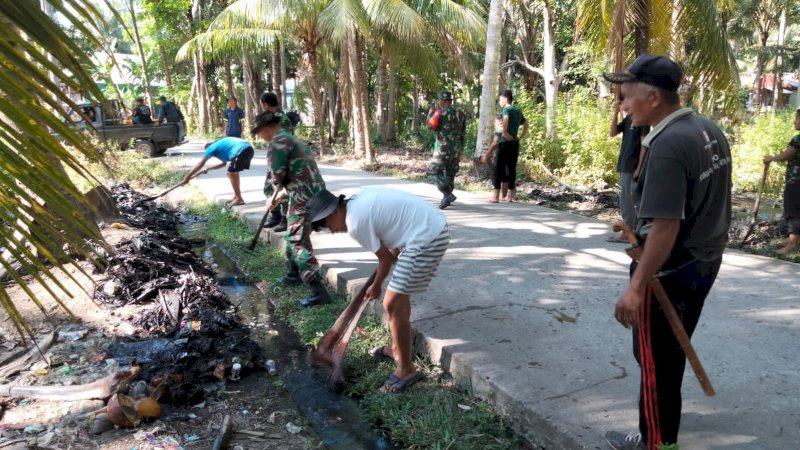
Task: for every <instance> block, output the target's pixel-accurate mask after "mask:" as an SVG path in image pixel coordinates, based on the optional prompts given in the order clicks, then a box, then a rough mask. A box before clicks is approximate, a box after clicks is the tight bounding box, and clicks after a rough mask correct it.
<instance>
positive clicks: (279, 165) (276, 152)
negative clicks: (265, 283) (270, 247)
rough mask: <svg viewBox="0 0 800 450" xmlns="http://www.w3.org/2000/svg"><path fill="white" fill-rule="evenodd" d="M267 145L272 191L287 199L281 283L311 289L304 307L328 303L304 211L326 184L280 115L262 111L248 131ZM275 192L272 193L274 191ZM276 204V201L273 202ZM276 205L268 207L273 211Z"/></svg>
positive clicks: (302, 300)
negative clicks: (304, 286)
mask: <svg viewBox="0 0 800 450" xmlns="http://www.w3.org/2000/svg"><path fill="white" fill-rule="evenodd" d="M250 133H251V134H252V135H254V136H255V135H258V136H259V137H261V139H264V140H265V141H267V142H269V150H267V170H269V171H271V173H272V177H271V178H270V180H271V182H272V184H273V188H274V190H280V189H286V193H287V194H288V196H289V208H288V210H287V223H288V228H287V230H286V275H284V276H283V277H282V278H280V279H279V280H278V282H279V283H280V284H285V285H297V284H300V282H301V281H302V282H303V283H306V284H308V285H309V287H310V288H311V294H310V295H308V296H306V297H304V298H302V299H300V304H301V305H303V306H315V305H319V304H322V303H327V302H328V301H330V296H329V295H328V291H327V290H326V289H325V286H324V285H323V284H322V275H321V274H320V271H319V264H318V263H317V259H316V258H315V257H314V251H313V249H312V247H311V239H310V235H311V222H310V221H309V215H308V212H307V205H308V201H309V200H310V199H311V197H312V196H313V195H314V194H316V193H317V192H319V191H321V190H323V189H325V181H323V180H322V175H321V174H320V172H319V169H318V168H317V163H316V162H315V161H314V156H313V154H312V153H311V150H310V149H309V148H308V146H307V145H305V144H304V143H303V142H302V141H300V140H299V139H297V138H296V137H294V136H293V135H292V134H291V133H289V132H288V131H287V130H286V129H284V128H282V127H281V115H280V114H276V113H274V112H269V111H266V112H262V113H261V114H259V115H258V116H257V117H256V120H255V126H254V127H253V129H252V130H250ZM273 192H274V191H273ZM274 201H279V200H274ZM276 206H278V205H277V204H271V205H267V207H268V208H269V209H274V208H275V207H276Z"/></svg>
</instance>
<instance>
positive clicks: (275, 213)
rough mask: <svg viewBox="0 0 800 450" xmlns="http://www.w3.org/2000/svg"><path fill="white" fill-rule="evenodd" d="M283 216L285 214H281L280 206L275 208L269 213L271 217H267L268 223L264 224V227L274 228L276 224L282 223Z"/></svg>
mask: <svg viewBox="0 0 800 450" xmlns="http://www.w3.org/2000/svg"><path fill="white" fill-rule="evenodd" d="M282 218H283V214H281V209H280V208H275V209H273V210H272V212H271V213H270V215H269V219H267V223H265V224H264V228H272V227H274V226H275V225H278V224H279V223H281V219H282Z"/></svg>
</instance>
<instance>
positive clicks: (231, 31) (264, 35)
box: [175, 28, 282, 61]
mask: <svg viewBox="0 0 800 450" xmlns="http://www.w3.org/2000/svg"><path fill="white" fill-rule="evenodd" d="M281 36H282V33H281V31H279V30H270V29H266V28H221V29H214V30H209V31H206V32H205V33H199V34H198V35H197V36H195V37H193V38H192V39H190V40H189V41H187V42H186V43H185V44H183V46H181V48H180V49H179V50H178V54H177V55H176V57H175V59H176V60H177V61H186V60H188V59H189V58H191V56H192V55H194V54H196V53H197V52H200V53H202V54H203V55H204V56H206V57H208V58H210V59H212V60H216V61H222V60H224V59H225V58H226V57H235V56H239V55H241V54H242V51H244V50H247V51H250V52H253V53H257V52H260V51H264V50H265V49H267V48H269V46H270V45H272V44H274V43H275V42H276V41H277V40H279V39H280V38H281Z"/></svg>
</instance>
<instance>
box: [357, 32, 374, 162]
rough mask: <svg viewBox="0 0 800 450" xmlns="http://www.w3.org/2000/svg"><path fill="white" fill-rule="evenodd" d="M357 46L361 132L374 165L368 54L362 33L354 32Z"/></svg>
mask: <svg viewBox="0 0 800 450" xmlns="http://www.w3.org/2000/svg"><path fill="white" fill-rule="evenodd" d="M354 37H355V44H356V47H355V48H356V49H357V50H358V52H357V53H356V56H357V60H356V62H357V63H358V69H359V70H358V71H357V72H356V82H357V83H358V90H359V94H360V95H359V99H360V100H361V105H360V108H359V110H360V112H361V124H362V125H361V130H362V133H364V144H365V147H364V150H365V156H366V163H367V164H372V163H373V162H374V161H375V148H374V147H373V146H372V140H371V139H370V133H369V88H368V87H367V77H366V69H365V66H366V62H365V59H366V54H365V52H364V38H363V37H362V36H361V34H360V33H358V32H356V31H355V30H354Z"/></svg>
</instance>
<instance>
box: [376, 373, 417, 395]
mask: <svg viewBox="0 0 800 450" xmlns="http://www.w3.org/2000/svg"><path fill="white" fill-rule="evenodd" d="M424 379H425V375H424V374H423V373H422V372H419V371H417V373H415V374H414V375H413V376H412V377H411V378H409V379H407V380H406V379H403V378H400V377H398V376H397V375H395V374H392V375H391V376H389V378H387V379H386V381H384V382H383V385H384V386H385V387H391V388H394V390H393V391H391V392H383V391H381V392H383V393H384V394H390V395H393V394H401V393H403V392H405V391H406V389H408V388H410V387H411V386H413V385H414V384H416V383H417V382H418V381H422V380H424Z"/></svg>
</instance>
